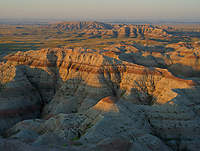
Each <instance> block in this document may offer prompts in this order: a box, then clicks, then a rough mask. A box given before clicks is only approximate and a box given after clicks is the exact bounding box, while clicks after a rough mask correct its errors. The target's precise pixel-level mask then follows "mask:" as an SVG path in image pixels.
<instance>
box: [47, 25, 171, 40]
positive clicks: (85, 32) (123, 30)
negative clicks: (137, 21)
mask: <svg viewBox="0 0 200 151" xmlns="http://www.w3.org/2000/svg"><path fill="white" fill-rule="evenodd" d="M45 27H46V28H48V29H55V28H56V29H65V30H70V31H74V30H78V31H79V33H78V34H77V36H80V37H83V36H98V37H105V36H111V37H140V36H161V37H162V36H168V32H167V31H166V30H165V29H162V28H159V27H157V26H152V25H133V24H132V25H125V24H108V23H102V22H94V21H93V22H60V23H56V24H52V25H47V26H45Z"/></svg>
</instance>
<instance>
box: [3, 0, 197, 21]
mask: <svg viewBox="0 0 200 151" xmlns="http://www.w3.org/2000/svg"><path fill="white" fill-rule="evenodd" d="M199 7H200V0H0V19H60V20H74V21H75V20H97V21H98V20H112V21H113V20H127V21H131V20H155V21H156V20H157V21H158V20H169V21H200V9H199Z"/></svg>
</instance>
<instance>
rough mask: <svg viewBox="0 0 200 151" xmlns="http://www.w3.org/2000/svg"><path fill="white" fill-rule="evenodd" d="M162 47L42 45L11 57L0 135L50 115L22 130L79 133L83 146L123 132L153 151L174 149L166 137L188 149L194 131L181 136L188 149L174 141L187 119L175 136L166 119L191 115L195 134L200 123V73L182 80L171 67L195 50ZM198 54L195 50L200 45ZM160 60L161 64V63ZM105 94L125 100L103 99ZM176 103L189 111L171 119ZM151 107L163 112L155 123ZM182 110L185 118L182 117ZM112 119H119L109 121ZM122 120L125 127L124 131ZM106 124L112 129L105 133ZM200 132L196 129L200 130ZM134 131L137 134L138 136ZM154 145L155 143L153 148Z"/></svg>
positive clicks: (4, 72)
mask: <svg viewBox="0 0 200 151" xmlns="http://www.w3.org/2000/svg"><path fill="white" fill-rule="evenodd" d="M180 47H182V46H180ZM143 48H146V50H143ZM159 49H160V48H157V47H155V49H154V51H153V48H151V47H149V46H138V45H127V46H126V45H121V46H115V47H113V48H107V49H104V50H91V49H84V48H75V49H68V48H63V49H42V50H39V51H28V52H23V53H22V52H18V53H16V54H11V55H9V56H7V57H6V58H5V59H6V61H5V62H2V63H1V75H2V76H1V77H0V78H1V94H0V96H1V98H0V103H1V111H0V113H1V114H0V115H1V119H2V123H4V124H3V125H4V126H3V127H2V129H1V132H3V131H4V130H6V129H8V128H10V127H12V126H13V125H14V124H16V123H17V122H19V121H21V120H23V119H28V118H36V117H37V116H39V115H42V118H43V119H45V120H44V121H42V122H40V124H39V125H37V124H33V123H34V122H31V123H32V124H33V125H36V127H34V129H30V128H27V126H25V128H23V129H28V130H30V131H35V132H36V133H38V134H39V135H43V134H45V133H46V132H48V131H53V132H54V133H55V134H56V135H58V136H60V137H62V138H65V139H76V137H77V138H79V139H80V140H81V141H82V142H83V143H87V142H88V143H95V142H97V141H100V139H104V138H107V137H117V138H119V139H126V140H128V141H130V142H131V143H132V144H134V143H136V144H137V145H139V146H141V148H143V147H144V148H146V149H152V150H161V149H164V150H169V148H168V147H167V146H165V144H164V143H163V142H165V143H169V144H170V143H171V142H170V141H169V142H166V141H165V139H167V140H169V139H171V138H172V139H173V140H175V141H176V143H175V147H179V148H181V147H184V146H186V147H187V146H188V145H187V144H186V142H187V141H190V140H191V141H192V142H193V143H194V145H195V142H198V140H199V138H198V137H194V138H192V136H193V135H195V133H191V135H189V136H184V137H183V138H181V139H182V142H183V143H182V144H184V145H182V146H181V144H180V143H179V142H178V141H179V140H180V139H177V138H176V137H177V136H178V135H179V134H181V136H182V135H184V133H183V131H185V130H187V127H186V126H184V128H182V127H181V125H183V124H185V123H184V122H183V124H182V123H181V125H180V124H179V126H178V128H177V129H178V130H177V131H176V132H177V133H174V131H170V130H169V129H171V127H170V126H169V125H172V124H169V125H167V124H166V122H167V123H170V122H172V121H176V120H177V119H179V120H181V121H182V120H185V118H184V119H183V118H182V117H183V116H186V117H187V120H188V121H190V120H193V121H192V122H188V124H185V125H188V127H189V131H193V129H192V128H191V127H192V126H191V124H192V123H196V125H198V124H199V123H198V117H197V116H198V115H199V104H200V102H199V99H198V98H199V93H198V92H199V90H200V88H199V82H198V78H196V79H185V78H180V76H179V77H178V76H174V75H173V74H172V73H170V72H169V71H168V70H167V69H166V68H167V67H168V66H169V65H171V64H175V63H176V62H179V61H180V60H181V59H180V58H183V57H187V56H188V55H190V53H182V54H181V55H180V54H178V53H179V52H180V53H181V51H180V50H178V49H174V48H171V47H170V48H169V47H162V51H160V52H159ZM193 51H197V50H196V48H195V50H194V49H193V50H192V52H193ZM187 52H189V51H187ZM177 54H178V55H177ZM183 55H184V56H183ZM141 56H142V57H143V59H145V58H148V57H149V56H151V57H153V58H156V61H155V60H154V61H155V64H151V65H149V66H147V67H146V66H145V64H146V63H145V64H140V63H138V64H140V65H138V64H137V62H138V61H139V60H140V59H139V58H140V57H141ZM172 56H175V57H172ZM195 59H196V58H195ZM137 60H138V61H137ZM158 60H163V61H160V64H158ZM142 65H144V66H142ZM190 65H191V66H193V64H190ZM190 65H189V66H190ZM197 66H198V65H197ZM159 67H160V68H159ZM165 67H166V68H165ZM107 96H115V97H118V98H120V99H117V100H115V99H114V98H107V99H105V100H104V99H103V100H101V99H102V98H105V97H107ZM99 100H101V101H100V102H99ZM175 100H178V101H177V102H178V103H177V102H175ZM119 102H120V103H119ZM133 104H136V105H133ZM141 105H142V106H141ZM144 105H147V106H144ZM148 105H153V106H148ZM157 105H158V106H157ZM176 106H178V107H180V109H185V110H183V112H182V110H181V113H183V114H184V115H183V116H182V115H181V114H178V115H176V114H172V119H170V118H169V117H168V115H167V114H165V112H164V113H162V112H163V111H165V110H166V111H167V110H169V109H170V108H171V109H170V111H169V112H170V113H171V112H172V113H175V112H179V111H177V109H178V108H176ZM41 107H43V110H42V114H40V111H41V110H40V109H41ZM129 107H130V108H129ZM152 110H155V112H156V111H157V110H158V111H159V112H160V114H161V113H162V115H161V116H162V117H159V118H160V119H162V120H161V121H159V120H158V121H156V122H154V120H157V115H156V114H155V115H154V114H153V113H154V111H152ZM11 111H12V112H11ZM20 111H22V112H20ZM76 112H78V113H76ZM132 112H134V113H132ZM136 112H137V113H136ZM5 113H9V114H5ZM150 113H151V114H150ZM156 113H157V112H156ZM139 114H141V115H140V116H139ZM185 114H187V115H185ZM8 115H9V116H11V117H8ZM130 115H131V116H130ZM179 115H180V116H182V117H181V118H179ZM11 118H12V120H11ZM163 118H164V119H163ZM166 118H169V119H166ZM124 120H125V121H126V122H125V121H124ZM164 120H165V121H164ZM107 121H112V123H115V122H116V124H114V125H113V124H111V125H110V123H108V124H106V122H107ZM25 123H26V122H25ZM28 123H29V122H28ZM122 123H126V124H122ZM157 123H158V124H157ZM172 123H173V122H172ZM118 124H119V125H118ZM120 124H122V125H120ZM19 125H21V123H19ZM28 125H29V124H28ZM117 125H118V126H117ZM124 125H126V126H125V128H122V127H124ZM131 125H132V126H133V125H135V127H134V128H133V127H132V126H131ZM102 126H105V129H108V130H107V131H105V132H104V130H102V129H101V127H102ZM29 127H30V126H29ZM109 127H110V128H109ZM119 127H120V128H119ZM142 127H144V128H142ZM141 128H142V129H141ZM161 128H163V130H162V129H161ZM157 129H159V130H157ZM195 129H197V130H198V127H195ZM168 130H169V131H168ZM19 131H21V129H18V126H17V125H16V127H15V128H14V129H13V128H12V129H10V130H9V131H7V133H6V135H10V136H12V135H14V134H16V133H17V132H19ZM127 131H128V133H127ZM23 132H26V131H23ZM94 132H95V135H94ZM151 133H153V134H151ZM160 133H162V135H160ZM167 133H168V134H167ZM14 136H19V135H17V134H16V135H14ZM133 136H135V137H136V138H137V139H136V140H135V138H134V139H133V138H132V137H133ZM158 137H159V138H161V139H162V140H161V139H159V138H158ZM86 140H88V141H86ZM144 140H145V141H144ZM144 142H146V143H144ZM153 142H156V144H155V145H153V146H152V144H154V143H153ZM171 144H172V146H173V145H174V143H171ZM171 144H170V145H171ZM196 144H197V143H196ZM137 145H136V146H137ZM155 148H156V149H155ZM141 150H142V149H141Z"/></svg>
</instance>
